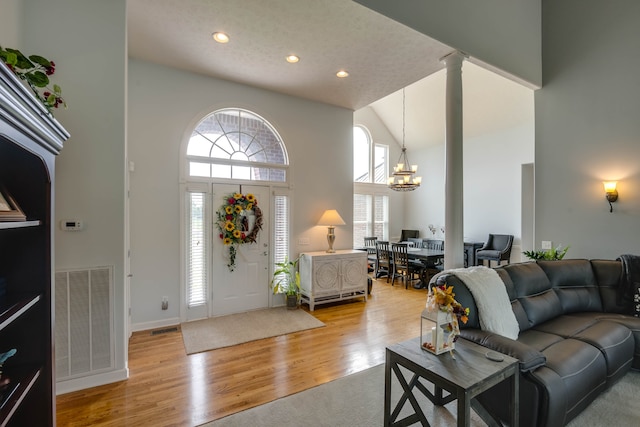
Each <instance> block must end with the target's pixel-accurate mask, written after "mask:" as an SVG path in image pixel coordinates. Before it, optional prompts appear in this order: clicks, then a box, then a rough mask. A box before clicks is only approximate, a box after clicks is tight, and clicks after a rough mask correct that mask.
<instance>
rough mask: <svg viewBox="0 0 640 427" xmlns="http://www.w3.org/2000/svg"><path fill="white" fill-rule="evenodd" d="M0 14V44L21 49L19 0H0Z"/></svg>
mask: <svg viewBox="0 0 640 427" xmlns="http://www.w3.org/2000/svg"><path fill="white" fill-rule="evenodd" d="M0 15H1V16H2V18H0V19H1V20H2V25H0V46H2V47H3V48H7V47H10V48H13V49H21V48H22V43H21V42H22V40H21V34H20V33H21V31H20V27H21V24H22V22H23V21H22V8H21V7H20V0H0ZM23 53H24V52H23Z"/></svg>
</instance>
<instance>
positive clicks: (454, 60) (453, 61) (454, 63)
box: [440, 50, 469, 69]
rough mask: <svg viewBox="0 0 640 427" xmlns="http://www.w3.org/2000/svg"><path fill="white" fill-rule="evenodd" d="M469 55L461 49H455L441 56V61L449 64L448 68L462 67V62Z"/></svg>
mask: <svg viewBox="0 0 640 427" xmlns="http://www.w3.org/2000/svg"><path fill="white" fill-rule="evenodd" d="M468 57H469V55H467V54H466V53H464V52H461V51H459V50H454V51H453V52H450V53H448V54H446V55H445V56H443V57H442V58H440V62H444V63H445V65H446V66H447V69H450V68H454V67H461V66H462V62H463V61H464V60H465V59H467V58H468Z"/></svg>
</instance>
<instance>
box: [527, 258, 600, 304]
mask: <svg viewBox="0 0 640 427" xmlns="http://www.w3.org/2000/svg"><path fill="white" fill-rule="evenodd" d="M538 265H539V266H540V268H542V270H543V271H544V272H545V274H546V275H547V277H548V278H549V282H550V283H551V287H552V288H553V289H554V290H555V291H556V294H557V295H558V298H559V299H560V303H561V304H562V310H563V312H564V313H573V312H576V311H602V303H601V300H600V291H599V289H598V283H597V282H596V277H595V275H594V273H593V269H592V268H591V263H590V262H589V260H586V259H571V260H565V261H563V262H557V261H538Z"/></svg>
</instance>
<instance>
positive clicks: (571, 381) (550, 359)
mask: <svg viewBox="0 0 640 427" xmlns="http://www.w3.org/2000/svg"><path fill="white" fill-rule="evenodd" d="M543 353H544V355H545V357H546V359H547V363H546V365H545V366H542V367H540V368H538V369H536V370H535V371H531V372H529V373H528V374H527V377H528V378H529V379H530V380H531V381H534V382H535V383H537V384H538V385H539V386H540V387H542V388H544V390H545V393H543V395H544V396H545V399H544V400H545V401H546V405H545V407H544V408H542V410H543V411H544V412H543V413H541V414H540V418H539V420H538V423H539V424H538V425H545V426H564V425H565V424H566V423H567V422H568V421H569V420H570V419H572V418H574V417H575V416H576V415H577V414H579V413H580V412H581V411H582V410H583V409H584V408H586V407H587V406H588V405H589V404H590V403H591V402H592V401H593V400H594V399H595V398H596V397H597V396H598V394H600V392H602V391H603V390H604V389H605V388H606V386H607V378H606V370H607V369H606V362H605V360H604V356H603V355H602V354H601V353H600V351H599V350H598V349H596V348H595V347H593V346H592V345H589V344H587V343H585V342H582V341H579V340H574V339H571V338H569V339H564V340H561V341H559V342H557V343H556V344H554V345H552V346H550V347H549V348H547V349H546V350H545V351H544V352H543Z"/></svg>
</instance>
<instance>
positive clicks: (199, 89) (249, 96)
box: [128, 60, 353, 329]
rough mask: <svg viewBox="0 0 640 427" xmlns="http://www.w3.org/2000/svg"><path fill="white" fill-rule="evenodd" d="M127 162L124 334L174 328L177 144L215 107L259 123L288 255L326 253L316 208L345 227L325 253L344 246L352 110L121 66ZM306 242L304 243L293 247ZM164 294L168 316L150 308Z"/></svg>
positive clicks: (348, 232)
mask: <svg viewBox="0 0 640 427" xmlns="http://www.w3.org/2000/svg"><path fill="white" fill-rule="evenodd" d="M128 105H129V113H128V116H129V158H130V160H131V161H133V162H135V172H133V173H132V174H131V175H130V182H131V249H132V260H131V263H132V273H133V279H132V285H131V299H132V307H133V311H132V323H133V324H134V326H133V327H134V329H141V328H145V327H149V326H152V325H158V324H162V323H163V322H164V323H175V322H176V321H177V319H179V308H180V307H179V301H180V287H179V285H180V272H179V271H180V270H179V267H180V215H179V213H180V211H179V207H180V203H181V198H180V193H179V179H180V176H179V165H180V147H181V144H182V142H183V140H184V139H185V138H186V137H187V136H188V135H189V134H190V132H191V130H192V129H193V127H195V125H196V124H197V123H198V121H199V120H200V119H202V118H203V117H204V116H205V115H207V114H208V113H210V112H212V111H215V110H216V109H219V108H223V107H241V108H246V109H248V110H251V111H253V112H255V113H257V114H258V115H260V116H262V117H264V118H265V119H266V120H267V121H269V122H270V123H271V124H272V125H273V126H274V127H275V128H276V130H277V131H278V133H279V134H280V136H281V137H282V138H283V141H284V143H285V145H286V147H287V151H288V153H289V160H290V163H291V165H292V166H291V183H292V184H293V185H294V186H293V193H292V197H293V199H292V208H293V212H292V219H293V222H292V228H291V236H292V237H291V243H292V252H293V255H294V256H296V255H297V253H298V252H300V251H314V250H324V249H326V232H327V230H326V227H318V226H316V225H315V224H316V223H317V221H318V219H319V218H320V215H321V214H322V213H323V212H324V210H325V209H330V208H334V209H337V210H338V211H339V212H340V214H341V215H342V217H343V219H344V220H345V222H346V223H347V225H345V226H342V227H338V229H337V230H336V236H337V237H336V242H335V244H334V248H336V249H342V248H350V247H351V241H352V228H351V225H352V212H353V196H352V181H353V178H352V164H353V148H352V138H353V130H352V128H353V113H352V111H350V110H346V109H343V108H338V107H333V106H329V105H325V104H320V103H315V102H310V101H306V100H302V99H299V98H294V97H290V96H285V95H280V94H276V93H273V92H269V91H265V90H261V89H256V88H252V87H248V86H244V85H239V84H235V83H230V82H227V81H222V80H217V79H213V78H207V77H203V76H200V75H196V74H191V73H187V72H184V71H179V70H176V69H170V68H167V67H162V66H158V65H154V64H151V63H147V62H143V61H138V60H130V62H129V99H128ZM301 237H306V238H309V240H310V243H311V244H310V245H308V246H306V245H305V246H298V245H297V243H298V239H299V238H301ZM163 295H166V296H168V297H169V300H170V304H169V310H166V311H162V310H161V307H160V301H161V298H162V296H163Z"/></svg>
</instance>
